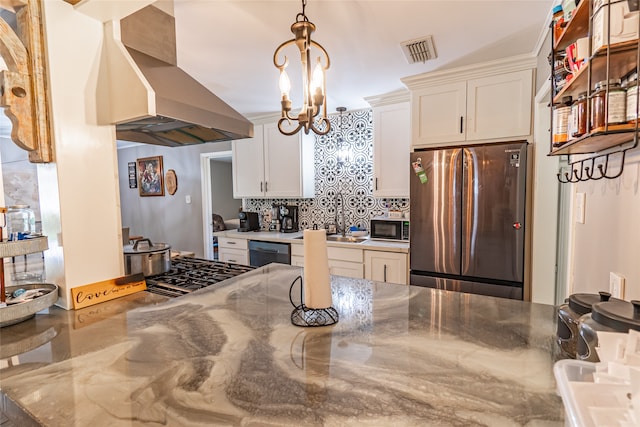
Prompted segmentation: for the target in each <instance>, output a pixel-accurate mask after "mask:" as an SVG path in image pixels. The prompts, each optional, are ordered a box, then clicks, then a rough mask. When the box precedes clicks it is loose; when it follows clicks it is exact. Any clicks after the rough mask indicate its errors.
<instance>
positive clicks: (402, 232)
mask: <svg viewBox="0 0 640 427" xmlns="http://www.w3.org/2000/svg"><path fill="white" fill-rule="evenodd" d="M369 235H370V238H371V239H374V240H391V241H399V242H408V241H409V220H408V219H406V218H389V217H386V216H376V217H373V218H371V223H370V226H369Z"/></svg>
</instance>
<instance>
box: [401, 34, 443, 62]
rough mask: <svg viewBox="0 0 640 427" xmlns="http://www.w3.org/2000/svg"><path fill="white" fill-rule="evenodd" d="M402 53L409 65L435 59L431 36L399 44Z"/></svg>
mask: <svg viewBox="0 0 640 427" xmlns="http://www.w3.org/2000/svg"><path fill="white" fill-rule="evenodd" d="M400 47H401V48H402V52H403V53H404V56H405V58H407V62H408V63H409V64H414V63H416V62H423V63H424V62H427V61H428V60H430V59H435V58H436V57H437V55H436V49H435V48H434V46H433V36H426V37H421V38H419V39H414V40H407V41H405V42H402V43H400Z"/></svg>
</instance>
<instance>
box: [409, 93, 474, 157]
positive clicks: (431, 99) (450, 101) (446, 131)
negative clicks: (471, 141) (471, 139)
mask: <svg viewBox="0 0 640 427" xmlns="http://www.w3.org/2000/svg"><path fill="white" fill-rule="evenodd" d="M412 96H413V109H412V111H413V116H414V117H413V122H414V123H415V126H414V134H415V135H414V137H415V141H416V142H418V144H429V143H440V142H457V141H464V140H465V135H464V118H465V117H466V115H467V83H466V82H458V83H449V84H444V85H438V86H433V87H427V88H424V89H421V90H417V91H415V92H414V93H413V94H412ZM414 145H416V143H414Z"/></svg>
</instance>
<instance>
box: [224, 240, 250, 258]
mask: <svg viewBox="0 0 640 427" xmlns="http://www.w3.org/2000/svg"><path fill="white" fill-rule="evenodd" d="M218 260H219V261H222V262H231V263H234V264H244V265H249V247H248V245H247V239H235V238H233V237H220V238H218Z"/></svg>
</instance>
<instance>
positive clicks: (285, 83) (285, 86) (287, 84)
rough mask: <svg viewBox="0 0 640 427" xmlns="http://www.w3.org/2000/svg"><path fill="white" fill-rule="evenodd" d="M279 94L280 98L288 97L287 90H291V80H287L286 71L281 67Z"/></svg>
mask: <svg viewBox="0 0 640 427" xmlns="http://www.w3.org/2000/svg"><path fill="white" fill-rule="evenodd" d="M279 85H280V94H281V95H282V98H283V99H285V98H288V97H289V91H290V90H291V80H289V76H288V75H287V72H286V71H285V70H284V69H283V70H282V71H281V72H280V82H279Z"/></svg>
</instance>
